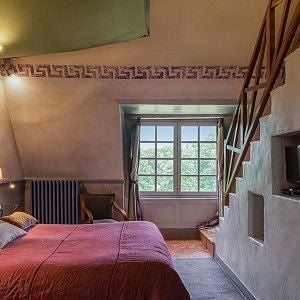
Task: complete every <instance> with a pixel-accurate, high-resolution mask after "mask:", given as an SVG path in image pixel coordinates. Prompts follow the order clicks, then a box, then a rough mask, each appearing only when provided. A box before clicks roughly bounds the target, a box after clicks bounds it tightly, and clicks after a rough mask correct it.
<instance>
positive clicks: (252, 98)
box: [220, 0, 300, 216]
mask: <svg viewBox="0 0 300 300" xmlns="http://www.w3.org/2000/svg"><path fill="white" fill-rule="evenodd" d="M278 15H280V18H279V19H278V18H276V16H278ZM277 19H278V20H277ZM279 20H280V21H279ZM299 23H300V1H299V0H297V1H292V0H269V3H268V6H267V10H266V13H265V17H264V19H263V22H262V26H261V29H260V32H259V35H258V39H257V41H256V45H255V47H254V51H253V54H252V57H251V60H250V64H249V71H248V74H247V76H246V78H245V81H244V84H243V87H242V91H241V94H240V97H239V102H238V105H237V107H236V110H235V113H234V116H233V120H232V123H231V126H230V129H229V132H228V135H227V138H226V141H225V147H224V150H225V151H224V200H223V201H222V202H223V205H221V207H224V206H225V205H227V206H228V204H229V194H230V193H231V192H234V190H235V184H236V177H237V176H239V175H240V174H241V173H240V172H241V167H242V163H243V161H244V160H247V159H248V158H249V146H250V143H251V142H252V141H253V140H255V138H256V137H257V136H259V123H260V118H261V117H262V116H263V115H266V114H268V113H269V106H270V105H269V104H270V101H269V99H270V93H271V91H272V90H273V88H274V87H276V86H278V85H280V84H282V82H284V72H283V71H284V59H285V57H286V56H287V55H288V54H289V53H291V52H292V51H294V50H295V49H297V47H298V46H299V42H300V29H299V28H300V26H299ZM264 64H266V67H265V68H264V67H263V65H264ZM220 214H221V216H222V215H223V210H222V209H221V212H220Z"/></svg>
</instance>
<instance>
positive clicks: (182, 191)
mask: <svg viewBox="0 0 300 300" xmlns="http://www.w3.org/2000/svg"><path fill="white" fill-rule="evenodd" d="M216 131H217V127H216V122H213V121H212V122H204V121H201V122H200V121H195V122H191V121H189V122H187V121H159V122H153V121H143V122H142V125H141V138H140V164H139V187H140V191H141V192H142V194H147V195H175V196H192V195H204V194H206V195H213V194H216V192H217V180H216V174H217V168H216V147H217V145H216Z"/></svg>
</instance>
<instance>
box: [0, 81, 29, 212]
mask: <svg viewBox="0 0 300 300" xmlns="http://www.w3.org/2000/svg"><path fill="white" fill-rule="evenodd" d="M6 101H7V99H6V95H5V91H4V87H3V85H2V81H0V149H1V150H0V168H1V169H2V175H3V182H9V181H15V180H22V179H23V171H22V167H21V163H20V159H19V155H18V151H17V147H16V142H15V138H14V133H13V128H12V124H11V121H10V117H9V113H8V110H7V103H6ZM2 204H19V205H20V209H22V208H23V205H24V184H22V183H18V184H16V186H15V188H14V189H11V188H9V185H8V184H3V185H0V205H2ZM8 212H9V211H6V210H5V211H4V213H8Z"/></svg>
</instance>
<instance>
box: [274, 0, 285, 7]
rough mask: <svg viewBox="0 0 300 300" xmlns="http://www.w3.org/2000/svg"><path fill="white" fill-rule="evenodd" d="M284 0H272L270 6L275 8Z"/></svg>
mask: <svg viewBox="0 0 300 300" xmlns="http://www.w3.org/2000/svg"><path fill="white" fill-rule="evenodd" d="M283 1H284V0H273V1H272V3H271V8H275V7H276V6H278V5H280V4H281V3H282V2H283Z"/></svg>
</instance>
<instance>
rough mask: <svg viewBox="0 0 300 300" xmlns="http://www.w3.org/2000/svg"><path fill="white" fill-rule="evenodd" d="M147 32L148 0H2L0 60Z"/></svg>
mask: <svg viewBox="0 0 300 300" xmlns="http://www.w3.org/2000/svg"><path fill="white" fill-rule="evenodd" d="M147 34H148V29H147V5H146V0H0V45H2V46H3V49H2V51H1V52H0V58H4V57H20V56H30V55H35V54H44V53H53V52H63V51H73V50H79V49H86V48H91V47H96V46H99V45H104V44H109V43H116V42H121V41H127V40H131V39H135V38H139V37H142V36H145V35H147Z"/></svg>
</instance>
